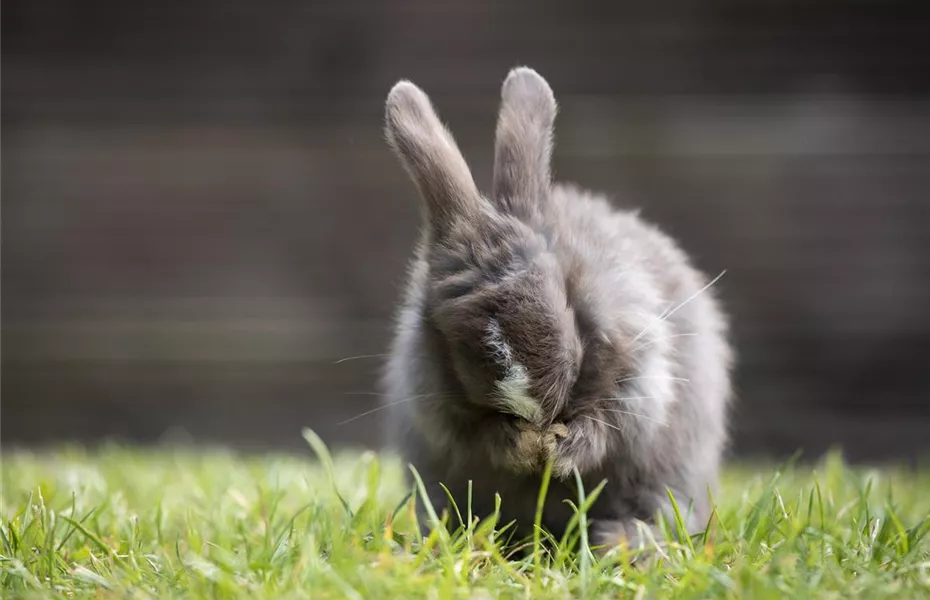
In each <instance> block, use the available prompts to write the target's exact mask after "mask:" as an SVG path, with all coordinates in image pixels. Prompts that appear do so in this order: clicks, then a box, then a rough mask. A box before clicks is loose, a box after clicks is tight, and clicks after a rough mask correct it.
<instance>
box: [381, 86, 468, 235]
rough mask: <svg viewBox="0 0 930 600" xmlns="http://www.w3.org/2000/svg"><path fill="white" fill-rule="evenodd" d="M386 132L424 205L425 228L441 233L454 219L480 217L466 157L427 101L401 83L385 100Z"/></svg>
mask: <svg viewBox="0 0 930 600" xmlns="http://www.w3.org/2000/svg"><path fill="white" fill-rule="evenodd" d="M385 133H386V135H387V140H388V143H389V144H390V145H391V147H392V148H393V149H394V152H395V153H396V154H397V156H398V157H400V159H401V162H403V164H404V167H405V168H406V170H407V172H408V173H409V174H410V177H411V178H412V179H413V181H414V183H416V185H417V188H418V189H419V191H420V195H421V196H422V197H423V200H424V201H425V203H426V208H427V213H428V218H429V221H430V225H431V226H432V228H433V230H434V231H437V232H438V233H439V234H442V233H443V232H444V230H445V229H447V227H448V226H449V224H450V223H451V222H453V221H455V220H456V219H459V218H465V219H474V218H476V217H478V216H479V213H480V212H481V208H482V206H481V205H482V204H484V203H486V201H485V200H484V198H482V196H481V194H480V192H478V188H477V187H476V186H475V181H474V179H473V178H472V175H471V171H470V170H469V169H468V165H467V164H466V163H465V158H464V157H463V156H462V153H461V152H460V151H459V149H458V146H456V144H455V140H454V139H453V138H452V134H451V133H449V130H448V129H446V127H445V126H444V125H443V124H442V122H441V121H440V120H439V117H438V116H437V115H436V112H435V111H434V110H433V106H432V104H431V103H430V100H429V98H428V97H427V96H426V94H425V93H423V91H422V90H421V89H420V88H418V87H417V86H415V85H414V84H412V83H410V82H409V81H401V82H399V83H398V84H397V85H395V86H394V87H393V88H392V89H391V91H390V93H389V94H388V97H387V103H386V106H385Z"/></svg>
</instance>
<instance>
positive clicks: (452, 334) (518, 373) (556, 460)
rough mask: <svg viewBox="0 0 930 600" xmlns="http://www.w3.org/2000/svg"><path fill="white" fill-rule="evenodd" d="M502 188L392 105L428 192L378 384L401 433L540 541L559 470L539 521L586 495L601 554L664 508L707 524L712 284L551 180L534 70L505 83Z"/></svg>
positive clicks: (435, 480) (717, 328)
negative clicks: (543, 489)
mask: <svg viewBox="0 0 930 600" xmlns="http://www.w3.org/2000/svg"><path fill="white" fill-rule="evenodd" d="M501 98H502V100H501V108H500V116H499V121H498V124H497V132H496V143H495V153H494V155H495V164H494V181H493V187H492V194H491V196H490V197H486V196H483V195H482V194H481V193H480V192H479V191H478V188H477V186H476V185H475V182H474V180H473V178H472V176H471V173H470V171H469V168H468V165H467V164H466V162H465V160H464V158H463V157H462V155H461V153H460V152H459V150H458V148H457V146H456V144H455V141H454V140H453V138H452V135H451V134H450V133H449V131H448V130H447V129H446V128H445V127H444V126H443V124H442V122H441V121H440V120H439V118H438V116H437V115H436V113H435V111H434V110H433V108H432V105H431V104H430V100H429V98H428V97H427V96H426V94H424V93H423V92H422V91H421V90H420V89H419V88H417V87H416V86H415V85H413V84H412V83H410V82H407V81H401V82H400V83H398V84H397V85H396V86H394V88H393V89H392V90H391V92H390V94H389V95H388V98H387V107H386V132H387V139H388V141H389V143H390V145H391V147H392V148H393V149H394V151H395V152H396V154H397V155H398V157H399V158H400V160H401V162H402V163H403V165H404V167H405V168H406V169H407V171H408V173H409V174H410V176H411V178H412V179H413V181H414V182H415V183H416V185H417V188H418V189H419V192H420V195H421V198H422V200H423V206H424V209H425V210H424V226H423V229H422V236H421V239H420V242H419V244H418V246H417V249H416V255H415V259H414V261H413V263H412V268H411V272H410V275H409V283H408V287H407V291H406V297H405V300H404V303H403V306H402V308H401V310H400V314H399V319H398V324H397V329H396V335H395V339H394V343H393V347H392V350H391V354H390V359H389V361H388V365H387V371H386V378H385V383H386V387H387V400H386V401H385V406H386V407H387V409H388V411H389V414H390V416H391V418H390V432H391V440H392V442H393V443H394V445H395V447H396V448H397V449H398V450H399V451H400V452H401V453H402V456H403V457H404V459H405V460H406V461H408V462H409V463H412V464H413V465H414V466H415V467H416V469H417V470H418V472H419V473H420V474H421V475H422V477H423V478H424V481H425V483H426V485H427V489H428V491H429V494H430V496H431V501H432V503H433V504H434V505H435V506H436V507H437V509H439V508H442V507H443V506H445V504H446V502H447V499H446V494H445V492H444V491H443V490H442V489H441V488H440V487H439V485H438V484H439V483H440V482H442V483H444V484H445V485H446V486H447V487H448V488H449V489H450V491H451V492H452V494H453V496H454V497H455V498H456V500H457V501H458V503H459V504H460V505H463V504H464V502H465V498H466V495H467V489H468V481H469V480H472V481H473V486H474V491H473V498H472V503H473V508H474V512H475V514H476V515H479V516H482V517H483V516H488V515H489V514H491V513H492V512H493V509H494V494H495V492H499V493H500V495H501V498H502V502H503V507H502V508H503V515H502V517H503V522H505V523H506V522H508V521H510V520H512V519H515V520H516V521H517V523H518V526H519V527H521V529H520V531H522V532H524V533H525V532H528V531H529V530H530V528H531V526H532V521H533V518H534V515H535V504H536V498H537V494H538V491H539V484H540V475H541V474H542V472H543V469H544V467H545V464H546V463H547V461H549V460H550V459H551V460H552V461H553V474H554V477H555V480H554V481H553V484H552V486H551V487H550V492H549V497H548V502H547V505H546V508H545V512H544V518H543V523H544V525H545V526H546V527H547V528H548V529H549V530H550V531H552V532H554V533H556V534H557V535H558V534H560V533H561V532H562V531H563V529H564V527H565V525H566V523H567V521H568V519H569V518H570V517H571V512H570V510H571V509H570V508H569V507H568V506H567V505H566V504H565V503H564V502H562V500H563V499H564V498H572V499H576V498H577V492H576V490H575V489H574V483H573V482H574V475H573V470H574V469H575V468H577V469H578V470H579V472H580V473H581V475H582V479H583V481H584V485H585V487H586V488H587V489H588V490H590V489H592V488H593V487H595V486H596V485H597V484H599V483H600V482H601V481H602V480H603V479H607V481H608V483H607V486H606V488H605V489H604V491H603V492H602V494H601V496H600V498H599V499H598V501H597V502H596V503H595V505H594V507H593V509H592V510H591V512H590V513H589V516H590V517H591V519H592V522H593V525H592V528H593V533H594V535H595V541H596V542H597V543H599V544H604V545H606V546H610V545H613V544H616V543H620V542H621V541H623V540H627V542H632V541H635V540H638V539H640V538H638V537H637V534H636V531H637V529H638V528H637V527H636V524H637V522H639V521H642V522H645V523H646V524H648V525H649V526H653V527H654V524H655V517H656V516H657V515H658V514H659V512H661V511H665V512H666V514H668V513H667V511H668V510H669V502H668V500H667V492H666V490H667V489H668V490H671V491H672V492H673V494H674V495H675V498H676V501H677V503H678V504H679V506H680V507H681V508H682V509H683V510H687V509H688V507H689V506H690V507H691V508H690V512H689V516H688V518H687V521H688V527H689V528H690V529H691V530H697V529H700V528H702V527H703V525H704V524H705V523H706V521H707V519H708V517H709V513H710V509H711V508H710V506H709V501H708V492H709V491H710V490H713V489H714V488H715V486H716V482H717V476H718V467H719V464H720V460H721V455H722V453H723V450H724V447H725V443H726V439H727V435H726V433H727V431H726V417H727V412H728V411H727V406H728V403H729V399H730V396H731V393H730V369H731V350H730V346H729V344H728V342H727V339H726V338H727V322H726V319H725V317H724V315H723V314H722V313H721V311H720V309H719V307H718V305H717V302H716V301H715V299H714V296H713V294H712V290H711V289H708V288H709V287H710V286H709V283H712V282H710V281H709V280H708V278H706V277H705V276H704V275H703V274H701V273H699V272H698V271H697V270H696V269H695V268H694V267H692V265H691V264H690V262H689V260H688V257H687V256H686V255H685V254H684V253H683V252H682V251H681V250H680V249H679V248H678V246H677V245H676V244H675V242H673V241H672V240H671V239H670V238H668V237H667V236H666V235H664V234H663V233H661V232H660V231H659V230H658V229H656V228H655V227H654V226H652V225H650V224H647V223H646V222H644V221H643V220H641V219H640V218H639V217H638V216H637V214H636V213H631V212H621V211H618V210H615V209H614V208H612V207H611V205H610V204H609V203H608V201H607V200H606V199H605V198H603V197H602V196H599V195H596V194H593V193H590V192H587V191H584V190H582V189H579V188H576V187H573V186H570V185H562V184H553V183H552V182H551V180H550V169H549V165H550V159H551V154H552V130H553V122H554V120H555V115H556V103H555V99H554V97H553V94H552V90H551V89H550V88H549V85H548V84H547V83H546V81H545V80H544V79H543V78H542V77H540V76H539V75H538V74H537V73H536V72H535V71H533V70H532V69H528V68H525V67H521V68H517V69H514V70H513V71H511V72H510V74H509V75H508V77H507V79H506V81H505V82H504V84H503V89H502V93H501Z"/></svg>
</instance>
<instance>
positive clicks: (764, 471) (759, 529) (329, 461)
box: [0, 434, 930, 599]
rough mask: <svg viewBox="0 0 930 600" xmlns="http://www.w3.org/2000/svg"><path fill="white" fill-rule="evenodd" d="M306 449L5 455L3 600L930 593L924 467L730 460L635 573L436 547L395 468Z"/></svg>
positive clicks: (537, 544)
mask: <svg viewBox="0 0 930 600" xmlns="http://www.w3.org/2000/svg"><path fill="white" fill-rule="evenodd" d="M310 440H311V441H312V442H313V443H314V449H315V450H316V452H317V453H318V459H311V458H310V457H308V458H299V457H293V456H259V457H241V456H236V455H235V454H233V453H229V452H224V451H217V450H201V451H192V450H179V449H173V450H172V449H164V450H158V451H144V450H132V449H127V448H121V447H110V448H103V449H98V450H93V451H90V450H83V449H80V448H65V449H60V450H57V451H53V452H52V451H50V452H43V453H24V452H18V453H12V454H11V453H7V454H5V455H4V456H3V457H2V483H3V489H2V496H0V498H2V509H0V533H2V536H0V592H2V597H3V598H47V597H67V598H165V597H186V598H198V597H204V598H240V597H241V598H292V597H293V598H314V599H316V598H356V599H357V598H435V599H440V598H468V599H483V598H534V599H535V598H595V597H608V598H636V599H640V598H699V597H701V598H737V597H739V598H843V599H846V598H850V599H851V598H880V597H885V598H930V543H928V537H927V533H928V530H930V520H928V512H930V510H928V508H930V472H928V471H919V470H918V471H914V470H910V471H908V470H904V469H895V468H888V469H882V470H864V469H855V468H851V467H849V466H848V465H846V464H844V463H843V461H842V459H841V458H840V456H839V455H836V454H834V455H830V456H828V457H826V458H825V459H824V460H822V461H820V462H819V463H817V464H816V465H814V466H813V467H801V466H798V467H791V466H785V467H783V468H780V469H776V468H773V467H772V466H765V467H762V466H758V465H756V466H750V465H733V466H731V467H730V468H729V469H728V470H727V472H726V474H725V477H724V481H723V482H722V486H721V490H720V492H719V494H718V509H717V513H716V514H715V518H714V519H713V520H712V523H711V525H710V527H709V529H708V531H707V532H706V533H705V534H701V535H697V536H695V537H694V538H692V539H691V540H685V541H684V542H683V543H681V544H677V545H676V544H671V545H670V546H669V547H668V548H667V549H666V550H665V551H664V552H662V553H661V554H657V555H654V559H653V561H652V562H651V563H648V564H644V563H642V562H641V563H639V564H640V566H636V567H630V566H625V562H624V561H625V560H627V559H629V558H630V557H629V556H624V555H622V553H614V554H612V555H608V556H607V557H605V558H601V559H598V558H596V557H595V555H593V554H591V553H590V552H589V549H588V548H587V541H586V539H585V538H584V536H582V535H580V532H578V531H577V530H576V535H571V536H569V537H568V539H567V540H564V541H562V542H561V543H559V544H558V545H557V546H556V547H555V548H551V549H550V550H545V548H546V547H547V546H546V545H545V544H544V542H545V538H546V536H545V534H543V533H540V534H538V535H535V536H534V537H533V539H532V540H531V541H529V542H528V543H529V544H531V545H530V546H529V549H530V550H531V552H530V553H529V554H528V555H520V556H519V557H517V555H508V552H509V551H508V550H506V549H505V548H503V547H502V546H501V542H500V540H501V538H502V535H503V534H502V532H501V531H500V530H501V529H502V528H504V525H505V524H502V523H495V522H494V521H493V520H492V519H488V520H485V521H482V522H471V524H470V525H468V526H467V527H460V528H459V530H458V532H457V533H456V534H454V535H451V536H450V535H447V534H440V533H438V532H435V533H433V534H431V535H429V536H428V537H426V538H422V537H421V536H420V535H419V534H417V533H416V532H417V531H418V529H417V527H416V526H415V517H414V513H413V511H412V508H413V500H412V499H411V497H409V493H410V492H411V490H410V489H408V488H407V487H406V486H405V485H404V483H403V477H402V475H403V471H402V468H403V466H402V465H401V464H400V462H399V461H397V460H396V459H394V458H392V457H390V456H378V455H375V454H370V453H365V454H358V453H355V454H351V453H344V454H339V455H336V456H335V457H332V458H330V456H329V454H328V452H327V451H326V448H325V447H323V446H322V444H321V443H319V441H318V440H317V439H316V438H315V437H313V436H312V434H310ZM502 501H503V502H506V498H504V499H502ZM584 502H585V501H584V500H579V505H580V506H583V505H584ZM459 512H460V513H461V516H462V517H463V518H462V519H461V520H462V521H464V522H465V523H469V522H470V519H469V516H468V515H469V512H470V509H469V507H468V505H467V501H465V502H464V503H461V504H459ZM579 517H581V518H580V519H579V520H580V521H581V522H583V514H580V515H579ZM436 518H437V519H438V518H441V515H436ZM453 518H454V519H455V522H458V520H459V516H458V515H453ZM674 526H675V524H674V523H673V524H670V527H674Z"/></svg>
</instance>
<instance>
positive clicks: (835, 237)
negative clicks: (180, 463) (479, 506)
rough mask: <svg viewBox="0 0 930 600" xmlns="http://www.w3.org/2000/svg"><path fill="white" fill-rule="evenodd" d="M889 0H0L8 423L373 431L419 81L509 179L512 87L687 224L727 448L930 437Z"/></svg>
mask: <svg viewBox="0 0 930 600" xmlns="http://www.w3.org/2000/svg"><path fill="white" fill-rule="evenodd" d="M920 4H921V3H920V2H916V1H915V2H910V3H906V2H897V1H889V0H872V1H863V2H859V1H850V0H817V1H811V0H806V1H798V0H765V1H761V0H760V1H747V0H688V1H684V0H682V1H664V2H659V1H657V2H632V1H621V0H575V2H571V3H570V2H554V1H552V0H511V1H508V2H501V1H499V0H432V1H430V0H394V1H390V2H387V1H384V2H371V1H365V0H342V1H340V2H336V1H335V0H333V1H330V2H323V1H319V0H318V1H312V0H301V1H282V2H244V1H241V0H236V1H230V0H188V1H186V2H148V3H134V2H120V1H117V0H85V1H83V2H67V1H64V0H11V1H8V2H5V3H4V6H3V19H2V29H3V31H2V61H3V62H2V142H3V148H2V150H3V153H2V157H3V165H2V166H3V173H2V175H3V177H2V211H3V214H2V216H3V219H2V293H3V294H2V415H0V416H2V419H0V425H2V436H0V439H2V444H3V446H4V447H6V448H9V447H13V446H23V445H27V446H36V445H44V444H50V443H59V442H63V441H79V442H95V441H100V440H105V439H117V440H123V441H136V442H144V443H147V442H155V441H158V440H164V439H188V440H190V439H193V440H194V441H196V442H204V443H222V444H230V445H233V446H235V447H238V448H243V449H255V450H262V449H299V448H302V447H303V446H304V442H303V440H302V439H301V436H300V428H301V427H302V426H304V425H307V426H311V427H313V428H315V429H316V430H317V431H318V432H319V433H320V434H321V435H322V436H323V437H324V439H325V440H326V441H328V442H329V443H330V444H333V445H337V446H345V445H362V446H367V447H376V446H377V445H378V444H379V443H380V440H381V436H380V424H381V422H382V418H381V415H380V414H379V413H377V412H375V413H372V414H370V415H366V416H363V417H361V418H358V419H355V420H353V421H351V422H349V423H345V424H339V423H340V422H342V421H345V420H346V419H349V418H351V417H353V416H356V415H359V414H361V413H363V412H365V411H367V410H370V409H371V408H373V407H374V406H375V405H376V402H377V400H378V398H377V392H378V387H377V374H378V370H379V366H380V361H381V359H380V358H378V357H375V358H358V359H355V360H345V361H342V362H338V361H340V360H341V359H344V358H347V357H354V356H358V355H369V354H381V353H383V352H385V349H386V345H387V343H388V340H389V337H390V333H391V329H390V327H391V319H392V315H393V310H394V307H395V305H396V302H397V301H398V299H399V295H400V291H401V289H402V285H403V282H404V275H405V266H406V262H407V260H408V258H409V256H410V252H411V249H412V244H413V242H414V240H415V236H416V230H417V227H418V225H419V224H418V207H417V200H416V196H415V190H414V187H413V185H412V184H411V183H410V182H409V181H408V179H407V178H406V175H405V174H404V172H403V170H402V169H401V168H400V166H399V164H398V163H397V162H396V161H395V159H394V157H393V156H392V155H391V154H390V152H389V151H388V149H387V148H386V146H385V144H384V142H383V139H382V133H381V127H382V123H381V120H382V110H383V100H384V97H385V95H386V94H387V91H388V90H389V89H390V87H391V85H392V84H393V83H395V82H396V81H397V80H398V79H400V78H409V79H411V80H413V81H415V82H416V83H417V84H419V85H420V86H421V87H423V88H424V89H425V90H426V91H427V93H429V94H430V96H431V97H432V99H433V100H434V102H435V103H436V105H437V107H438V109H439V111H440V113H441V116H442V118H443V119H444V120H446V121H447V122H448V123H449V124H450V126H451V127H452V130H453V131H454V133H455V134H456V137H457V139H458V141H459V144H460V146H461V147H462V150H463V152H464V153H465V155H466V157H467V158H468V160H469V161H470V163H471V165H472V169H473V172H474V174H475V177H476V179H477V181H478V182H479V186H480V187H482V188H483V189H488V187H489V183H490V175H491V171H490V169H491V158H492V136H493V130H494V123H495V112H496V109H497V103H498V99H499V89H500V84H501V82H502V80H503V78H504V76H505V75H506V73H507V71H508V69H510V68H511V67H513V66H516V65H519V64H527V65H529V66H532V67H534V68H535V69H537V70H538V71H540V72H541V73H542V74H543V75H544V76H545V77H546V78H547V79H548V80H549V82H550V84H551V85H552V86H553V88H554V89H555V93H556V97H557V98H558V99H559V101H560V104H561V113H560V116H559V119H558V121H557V145H556V149H555V156H554V170H555V173H556V176H557V178H559V179H561V180H570V181H577V182H580V183H582V184H584V185H585V186H588V187H592V188H595V189H598V190H604V191H606V192H609V193H610V194H611V195H612V197H613V198H615V199H616V202H617V203H618V204H619V205H625V206H631V207H642V208H643V215H644V216H645V217H646V218H648V219H650V220H652V221H655V222H656V223H658V224H660V225H661V226H662V227H663V228H664V229H665V230H666V231H668V232H669V233H671V234H672V235H674V236H675V237H677V238H678V239H679V240H680V241H681V243H682V244H683V245H684V247H685V248H686V249H687V250H688V251H689V252H690V253H691V255H692V256H693V257H694V260H695V262H696V263H697V264H698V266H700V267H701V268H702V269H703V270H705V271H706V272H708V273H710V274H712V275H713V274H716V273H719V272H720V271H721V270H723V269H727V271H728V272H727V275H726V276H725V277H724V278H723V279H722V280H721V281H720V283H719V284H718V286H719V290H718V291H719V293H720V294H721V295H722V297H723V299H724V300H725V303H726V306H727V308H728V310H729V311H730V312H731V314H732V316H733V327H734V340H735V342H736V344H737V347H738V353H739V365H738V370H737V373H736V383H737V390H738V394H739V400H738V403H737V406H736V412H735V414H734V423H733V435H734V446H733V452H734V453H735V454H737V455H741V456H748V455H770V456H775V455H778V456H782V455H785V454H790V453H792V452H794V451H795V450H796V449H798V448H801V449H803V450H804V451H805V454H806V455H808V456H812V455H816V454H819V453H820V452H822V451H824V450H825V449H827V448H828V447H830V446H833V445H842V446H843V447H844V448H845V450H846V453H847V455H848V456H849V457H850V458H852V459H856V460H885V459H896V460H908V459H913V458H915V457H918V456H919V455H920V454H926V453H927V451H928V449H930V435H928V433H927V432H928V431H930V102H928V98H930V18H928V16H926V15H927V11H924V10H920V9H919V6H920Z"/></svg>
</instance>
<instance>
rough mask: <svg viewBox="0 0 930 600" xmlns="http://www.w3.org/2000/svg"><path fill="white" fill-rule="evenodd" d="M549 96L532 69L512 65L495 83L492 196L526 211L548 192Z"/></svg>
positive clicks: (507, 207)
mask: <svg viewBox="0 0 930 600" xmlns="http://www.w3.org/2000/svg"><path fill="white" fill-rule="evenodd" d="M556 110H557V109H556V103H555V97H554V96H553V94H552V89H551V88H550V87H549V84H548V83H546V80H545V79H543V78H542V77H541V76H540V75H539V74H538V73H537V72H536V71H534V70H533V69H530V68H527V67H518V68H516V69H513V70H512V71H510V74H509V75H507V79H506V80H505V81H504V85H503V87H502V88H501V108H500V116H499V117H498V120H497V134H496V141H495V148H494V187H493V198H494V201H495V202H496V203H497V204H498V205H499V206H500V207H501V208H503V209H504V210H509V211H511V212H517V213H521V214H526V213H527V212H528V211H531V210H532V207H533V205H534V204H535V203H536V202H539V201H540V199H542V198H544V197H546V196H548V194H549V187H550V184H551V182H550V175H549V163H550V161H551V158H552V126H553V123H554V122H555V114H556Z"/></svg>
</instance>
